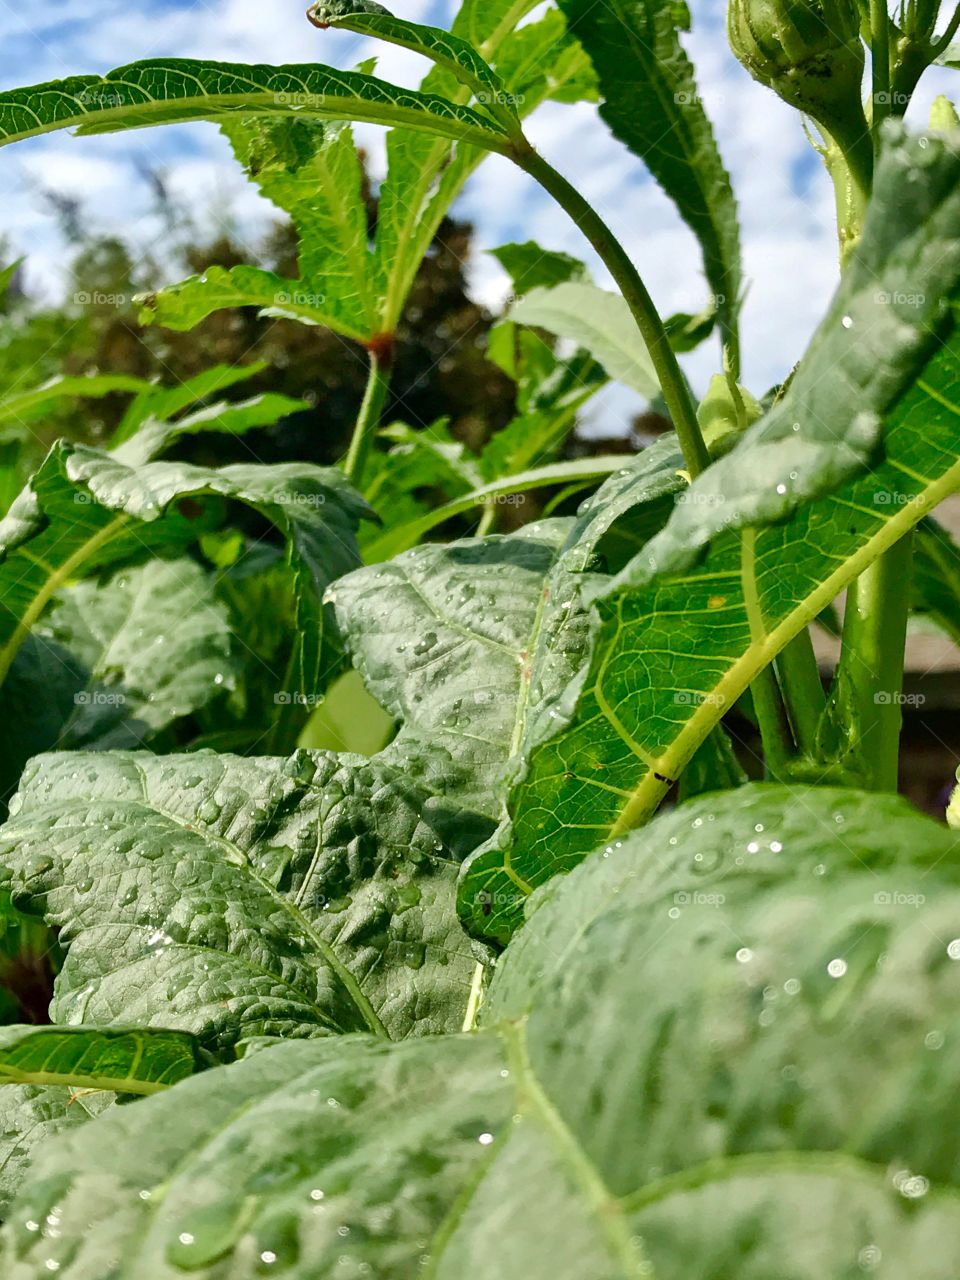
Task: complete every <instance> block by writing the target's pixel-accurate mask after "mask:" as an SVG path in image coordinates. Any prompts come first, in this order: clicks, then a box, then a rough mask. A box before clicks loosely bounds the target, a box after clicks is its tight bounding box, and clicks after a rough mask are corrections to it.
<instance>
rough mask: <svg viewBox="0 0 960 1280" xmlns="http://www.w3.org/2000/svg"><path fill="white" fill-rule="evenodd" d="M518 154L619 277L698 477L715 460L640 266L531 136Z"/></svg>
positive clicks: (692, 474)
mask: <svg viewBox="0 0 960 1280" xmlns="http://www.w3.org/2000/svg"><path fill="white" fill-rule="evenodd" d="M512 158H513V159H514V160H515V162H516V163H517V164H518V165H519V166H520V168H521V169H523V170H525V171H526V172H527V173H529V174H530V176H531V177H533V178H536V180H537V181H538V182H539V183H540V185H541V186H542V187H543V189H544V190H545V191H547V192H549V194H550V195H552V196H553V198H554V199H555V200H556V201H557V203H558V204H559V205H560V206H561V208H563V209H565V210H566V212H567V213H568V214H569V215H570V217H571V218H572V219H573V220H574V222H575V223H576V224H577V226H578V227H579V228H580V230H581V231H582V232H583V234H584V235H585V236H586V237H587V239H588V240H589V241H590V243H591V244H592V245H593V247H594V249H596V251H597V253H598V254H599V255H600V257H601V259H602V260H603V263H604V265H605V266H606V268H607V270H608V271H609V272H610V274H611V275H612V276H613V278H614V280H615V281H616V283H617V285H618V287H619V289H620V292H621V293H622V294H623V297H624V299H625V301H626V303H627V305H628V306H629V308H630V310H631V312H632V313H633V317H634V319H635V320H636V322H637V328H638V329H639V330H640V335H641V337H642V338H643V341H644V343H645V344H646V347H647V350H648V351H649V352H650V359H651V360H652V362H653V367H654V369H655V370H656V374H657V378H658V379H659V382H660V389H661V391H662V392H663V398H664V401H665V402H666V405H667V409H668V411H669V413H670V417H671V418H672V419H673V425H674V427H675V428H676V432H677V436H678V437H679V440H680V447H681V448H682V449H683V457H684V461H685V463H686V467H687V471H688V472H689V473H690V478H691V479H695V478H696V477H697V476H698V475H699V474H700V472H701V471H704V470H705V469H706V468H707V467H708V466H709V465H710V454H709V453H708V452H707V446H706V445H705V444H704V440H703V435H702V434H701V431H700V424H699V423H698V422H697V413H696V408H695V406H694V403H693V399H692V397H691V395H690V390H689V388H688V386H687V382H686V379H685V378H684V376H683V373H682V372H681V370H680V365H679V364H678V363H677V357H676V354H675V353H674V350H673V348H672V347H671V345H670V339H669V338H668V337H667V331H666V329H665V328H664V325H663V321H662V320H661V318H660V315H659V312H658V311H657V309H656V307H655V306H654V304H653V299H652V298H651V297H650V294H649V293H648V291H647V287H646V285H645V284H644V283H643V281H642V280H641V278H640V275H639V273H638V272H637V269H636V267H635V266H634V265H633V263H632V262H631V261H630V258H629V257H628V255H627V253H626V250H625V249H624V248H623V246H622V245H621V244H620V242H619V240H618V239H617V238H616V236H615V235H614V234H613V232H612V231H611V230H610V228H609V227H608V226H607V224H606V223H605V222H604V221H603V219H602V218H601V217H600V215H599V214H598V213H597V211H596V210H595V209H594V208H593V206H592V205H591V204H589V203H588V201H586V200H585V199H584V198H583V196H582V195H581V194H580V192H579V191H577V189H576V188H575V187H574V186H572V185H571V184H570V183H569V182H568V181H567V180H566V178H564V176H563V175H562V174H561V173H558V172H557V170H556V169H554V168H553V166H552V165H550V164H548V163H547V161H546V160H544V158H543V157H542V156H541V155H539V153H538V152H536V151H535V150H534V149H533V147H532V146H530V144H529V143H528V142H527V141H526V139H518V141H517V144H516V145H515V147H514V150H513V152H512Z"/></svg>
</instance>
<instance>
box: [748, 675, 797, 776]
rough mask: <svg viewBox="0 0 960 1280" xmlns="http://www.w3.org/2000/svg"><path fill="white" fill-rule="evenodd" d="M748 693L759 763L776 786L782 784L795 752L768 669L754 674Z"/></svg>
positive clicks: (782, 707)
mask: <svg viewBox="0 0 960 1280" xmlns="http://www.w3.org/2000/svg"><path fill="white" fill-rule="evenodd" d="M750 693H751V695H752V697H753V709H754V711H755V712H756V716H757V724H758V725H759V726H760V738H761V740H762V742H763V762H764V765H765V766H766V771H767V774H768V775H769V776H770V777H772V778H774V779H775V780H776V781H778V782H785V781H786V780H787V777H788V773H789V766H790V761H791V760H792V759H793V758H794V756H795V755H796V748H795V746H794V743H793V740H792V738H791V735H790V726H789V724H788V723H787V717H786V713H785V711H784V706H783V698H782V697H781V694H780V687H779V685H778V684H777V677H776V675H775V674H774V671H773V668H772V667H764V668H763V670H762V671H760V672H758V673H757V675H756V676H755V677H754V679H753V681H752V683H751V685H750Z"/></svg>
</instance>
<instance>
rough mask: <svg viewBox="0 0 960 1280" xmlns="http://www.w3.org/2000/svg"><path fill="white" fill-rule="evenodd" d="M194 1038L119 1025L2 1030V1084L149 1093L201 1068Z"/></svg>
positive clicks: (0, 1052) (0, 1062)
mask: <svg viewBox="0 0 960 1280" xmlns="http://www.w3.org/2000/svg"><path fill="white" fill-rule="evenodd" d="M202 1066H203V1063H202V1062H201V1059H200V1054H199V1049H198V1046H197V1043H196V1041H195V1040H194V1038H193V1036H190V1035H187V1034H186V1033H185V1032H183V1031H155V1030H140V1029H135V1028H130V1029H126V1028H121V1027H103V1028H95V1027H89V1028H88V1027H0V1085H6V1084H28V1085H66V1086H68V1087H69V1088H71V1089H106V1090H109V1091H111V1092H113V1093H132V1094H143V1095H147V1094H151V1093H159V1092H160V1091H161V1090H163V1089H168V1088H170V1086H171V1085H174V1084H176V1083H177V1082H178V1081H179V1080H185V1079H186V1078H187V1076H192V1075H193V1074H194V1073H195V1072H197V1071H199V1070H201V1068H202Z"/></svg>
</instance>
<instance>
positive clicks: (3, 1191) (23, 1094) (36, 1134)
mask: <svg viewBox="0 0 960 1280" xmlns="http://www.w3.org/2000/svg"><path fill="white" fill-rule="evenodd" d="M115 1097H116V1095H115V1094H113V1093H107V1092H100V1091H97V1092H95V1093H91V1092H87V1091H86V1090H83V1091H79V1092H75V1091H74V1090H72V1089H68V1088H66V1087H65V1086H63V1085H19V1084H12V1085H8V1086H7V1087H6V1088H4V1089H0V1213H2V1214H3V1217H4V1219H6V1217H7V1210H8V1207H9V1204H10V1201H11V1200H12V1199H13V1197H14V1195H15V1194H16V1192H17V1190H18V1189H19V1186H20V1183H21V1181H22V1180H23V1177H24V1175H25V1174H26V1172H27V1170H28V1169H29V1167H30V1161H31V1160H32V1158H33V1154H34V1152H35V1151H36V1149H37V1147H39V1146H40V1145H41V1143H43V1142H44V1141H45V1140H46V1139H47V1138H50V1137H52V1136H53V1135H54V1134H57V1133H63V1132H67V1131H69V1130H71V1129H76V1128H77V1127H79V1126H80V1125H82V1124H86V1123H87V1122H88V1121H90V1120H92V1119H94V1118H95V1117H96V1116H98V1115H100V1113H101V1112H102V1111H104V1110H105V1109H106V1108H107V1107H109V1106H112V1104H113V1102H114V1099H115ZM37 1226H38V1227H39V1223H38V1224H37Z"/></svg>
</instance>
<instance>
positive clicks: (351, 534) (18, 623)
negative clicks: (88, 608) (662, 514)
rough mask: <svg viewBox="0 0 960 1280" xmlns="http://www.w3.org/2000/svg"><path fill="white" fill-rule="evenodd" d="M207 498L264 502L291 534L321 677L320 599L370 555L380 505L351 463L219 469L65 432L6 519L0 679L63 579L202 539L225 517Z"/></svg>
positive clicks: (308, 665)
mask: <svg viewBox="0 0 960 1280" xmlns="http://www.w3.org/2000/svg"><path fill="white" fill-rule="evenodd" d="M123 447H124V448H126V447H127V446H123ZM204 499H210V500H212V501H213V502H214V503H216V502H217V501H218V500H232V501H237V502H241V503H244V504H247V505H249V506H251V507H254V508H255V509H256V510H258V511H259V512H261V513H262V514H263V515H264V516H266V517H267V518H268V519H270V520H271V521H272V522H273V523H274V524H275V525H276V526H277V528H278V529H279V530H280V531H281V532H282V533H283V534H284V536H285V538H286V542H287V552H288V558H289V561H290V564H291V566H292V568H293V570H294V573H295V575H296V578H297V584H298V603H299V607H300V609H301V616H302V617H303V618H304V619H308V618H309V619H310V627H309V628H307V627H306V626H304V634H305V635H306V637H307V639H308V641H309V644H310V650H309V653H308V654H307V657H306V658H305V662H304V667H305V674H304V679H306V680H307V681H308V682H309V681H311V680H313V679H315V675H316V668H317V667H318V665H319V659H318V657H317V656H316V653H318V652H319V646H320V645H321V644H322V626H321V625H320V623H321V620H322V613H321V609H320V600H321V597H322V595H323V592H324V591H325V589H326V587H327V586H328V585H329V583H330V582H332V581H333V579H334V578H336V577H338V576H339V575H340V574H342V573H346V572H348V571H349V570H350V569H353V568H355V567H356V566H357V564H358V563H359V552H358V549H357V545H356V528H357V525H358V524H359V521H360V520H361V519H362V518H363V517H364V515H365V514H367V513H368V512H369V508H368V507H367V506H366V504H365V503H364V502H363V500H362V499H361V498H360V497H359V495H358V494H356V493H355V492H354V491H353V490H352V489H351V487H350V486H349V485H348V484H347V482H346V481H345V480H344V479H343V476H342V475H341V474H340V472H338V471H336V470H333V469H332V468H323V467H314V466H310V465H307V464H298V463H285V464H280V465H276V466H254V465H238V466H231V467H224V468H222V469H220V470H211V469H209V468H204V467H195V466H192V465H189V464H186V463H179V462H152V463H149V464H147V465H145V466H137V465H129V464H127V463H126V462H124V460H123V459H122V457H121V456H120V454H119V453H112V454H111V453H104V452H103V451H102V450H98V449H93V448H89V447H87V446H80V445H68V444H65V443H63V442H61V443H59V444H57V445H55V446H54V447H53V449H52V450H51V452H50V454H49V455H48V457H47V459H46V461H45V462H44V463H43V465H42V466H41V468H40V470H39V471H38V472H37V474H36V475H35V476H34V477H33V479H32V480H31V482H30V485H29V486H28V487H27V489H25V490H24V491H23V493H22V494H21V495H20V497H19V498H18V499H17V501H16V502H15V503H14V505H13V507H11V509H10V511H9V513H8V514H7V516H6V518H5V520H4V521H3V522H2V523H0V553H2V555H3V559H2V561H0V585H2V588H3V602H2V605H0V679H2V678H3V677H5V676H6V674H7V672H8V671H9V668H10V663H11V662H12V661H13V658H14V656H15V654H16V652H17V650H18V649H19V647H20V645H21V644H22V643H23V640H24V639H25V637H26V636H27V635H28V634H29V633H30V631H31V630H32V629H33V627H34V626H35V625H36V624H37V622H38V621H39V620H40V618H41V616H42V614H43V612H44V610H45V609H46V607H47V605H48V604H49V603H50V601H51V599H52V598H53V597H54V596H55V595H56V593H57V592H58V591H59V590H60V589H61V588H62V587H64V586H65V585H66V584H67V583H68V582H70V581H72V580H74V579H75V578H77V577H78V576H82V575H84V574H86V575H89V574H90V573H92V572H94V571H96V570H101V569H103V568H106V567H107V566H110V565H116V564H120V563H125V562H130V561H135V560H137V559H142V558H143V556H144V554H145V553H152V552H155V551H156V550H157V549H166V548H173V549H176V548H178V547H181V548H182V547H184V546H186V545H188V544H190V543H192V542H194V541H195V540H196V539H197V538H198V537H199V536H200V534H201V533H203V532H205V531H207V530H208V529H209V528H210V527H211V523H212V522H214V521H219V519H220V518H221V515H218V514H217V513H216V512H215V511H213V510H211V509H210V501H207V502H205V501H204ZM312 691H313V690H312V689H310V690H304V692H312Z"/></svg>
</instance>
